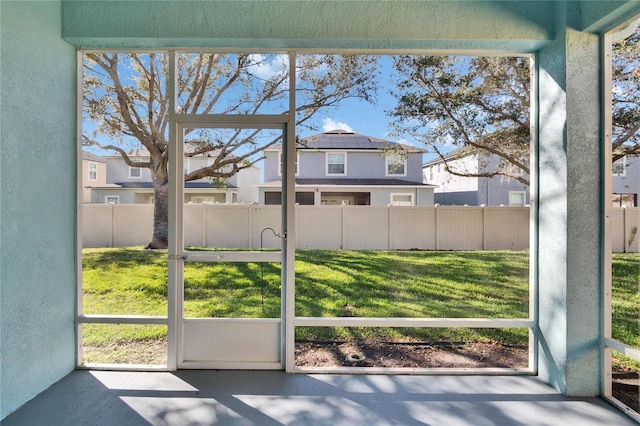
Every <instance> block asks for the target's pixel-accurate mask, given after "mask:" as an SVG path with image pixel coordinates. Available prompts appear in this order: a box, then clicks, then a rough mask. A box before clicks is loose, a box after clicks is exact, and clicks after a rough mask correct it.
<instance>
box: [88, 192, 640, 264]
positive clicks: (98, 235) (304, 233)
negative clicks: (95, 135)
mask: <svg viewBox="0 0 640 426" xmlns="http://www.w3.org/2000/svg"><path fill="white" fill-rule="evenodd" d="M529 220H530V219H529V208H528V207H491V206H482V207H472V206H433V207H396V206H388V207H386V206H296V247H298V248H313V249H353V250H358V249H384V250H386V249H390V250H396V249H406V250H408V249H419V250H525V249H528V248H529ZM610 222H611V238H612V240H611V243H612V244H611V245H612V250H613V251H614V252H634V253H637V252H638V251H639V246H640V244H639V242H638V241H639V240H640V235H638V234H639V232H638V228H639V227H640V207H635V208H613V209H612V211H611V215H610ZM152 226H153V206H152V205H149V204H106V205H105V204H85V205H84V206H83V211H82V239H83V246H84V247H127V246H136V245H146V244H147V243H148V242H149V240H150V238H151V233H152ZM266 228H272V229H273V230H274V231H275V233H279V232H280V229H281V220H280V206H264V205H235V204H230V205H226V204H187V205H185V208H184V239H185V245H186V246H204V247H224V248H252V249H258V248H261V247H262V248H277V247H280V241H279V238H278V237H277V236H276V235H274V233H273V232H270V231H266V232H263V231H264V230H265V229H266ZM594 232H595V231H594Z"/></svg>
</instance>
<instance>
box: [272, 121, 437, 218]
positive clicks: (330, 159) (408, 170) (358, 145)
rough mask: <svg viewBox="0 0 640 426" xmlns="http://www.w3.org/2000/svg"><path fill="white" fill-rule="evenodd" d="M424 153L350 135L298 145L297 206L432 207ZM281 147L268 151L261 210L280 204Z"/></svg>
mask: <svg viewBox="0 0 640 426" xmlns="http://www.w3.org/2000/svg"><path fill="white" fill-rule="evenodd" d="M422 154H423V150H421V149H418V148H416V147H413V146H409V145H405V144H400V143H395V142H390V141H387V140H384V139H379V138H374V137H370V136H366V135H362V134H359V133H354V132H348V131H345V130H332V131H329V132H325V133H320V134H317V135H314V136H310V137H308V138H305V139H303V140H301V141H299V142H298V146H297V157H296V165H295V167H296V170H295V174H296V203H298V204H301V205H342V204H348V205H372V206H387V205H405V206H425V205H433V185H429V184H425V183H423V182H422V168H421V165H422ZM281 170H282V146H281V145H276V146H273V147H271V148H269V149H268V150H265V160H264V183H263V184H261V185H259V202H260V203H261V204H281V201H282V192H281V184H282V172H281Z"/></svg>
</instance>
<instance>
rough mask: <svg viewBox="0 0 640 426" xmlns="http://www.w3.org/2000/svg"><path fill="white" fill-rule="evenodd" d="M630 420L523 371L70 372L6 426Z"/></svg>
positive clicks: (580, 422)
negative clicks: (461, 373)
mask: <svg viewBox="0 0 640 426" xmlns="http://www.w3.org/2000/svg"><path fill="white" fill-rule="evenodd" d="M214 424H215V425H218V424H221V425H225V424H229V425H332V426H335V425H343V424H345V425H346V424H348V425H367V426H373V425H403V424H413V425H425V424H426V425H475V426H480V425H582V426H585V425H633V424H636V423H635V422H633V421H632V420H631V419H630V418H628V417H626V416H625V415H624V414H622V413H621V412H620V411H618V410H617V409H615V408H614V407H613V406H611V405H609V404H608V403H607V402H605V401H604V400H602V399H601V398H567V397H565V396H563V395H561V394H559V393H558V392H557V391H556V390H555V389H553V388H552V387H550V386H549V385H547V384H545V383H543V382H542V381H541V380H540V379H538V378H536V377H530V376H417V375H416V376H411V375H394V376H386V375H342V374H340V375H333V374H285V373H284V372H281V371H230V370H224V371H222V370H218V371H214V370H180V371H177V372H115V371H86V370H78V371H74V372H72V373H71V374H69V375H68V376H66V377H65V378H63V379H62V380H60V381H59V382H58V383H56V384H55V385H53V386H52V387H50V388H49V389H47V390H46V391H44V392H43V393H41V394H40V395H38V396H37V397H36V398H34V399H33V400H32V401H30V402H29V403H27V404H25V405H24V406H23V407H21V408H20V409H19V410H17V411H16V412H14V413H13V414H11V415H10V416H8V417H7V418H5V419H4V420H3V421H2V425H3V426H13V425H68V426H73V425H127V426H134V425H180V426H183V425H214Z"/></svg>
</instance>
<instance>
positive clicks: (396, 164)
mask: <svg viewBox="0 0 640 426" xmlns="http://www.w3.org/2000/svg"><path fill="white" fill-rule="evenodd" d="M385 170H386V175H387V176H406V175H407V158H406V157H405V156H404V155H399V154H389V155H387V157H386V158H385Z"/></svg>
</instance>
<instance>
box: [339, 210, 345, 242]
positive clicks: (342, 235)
mask: <svg viewBox="0 0 640 426" xmlns="http://www.w3.org/2000/svg"><path fill="white" fill-rule="evenodd" d="M340 213H341V214H340V221H341V222H340V248H341V249H343V250H344V249H345V248H346V247H345V241H344V215H345V212H344V204H342V205H341V206H340Z"/></svg>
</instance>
